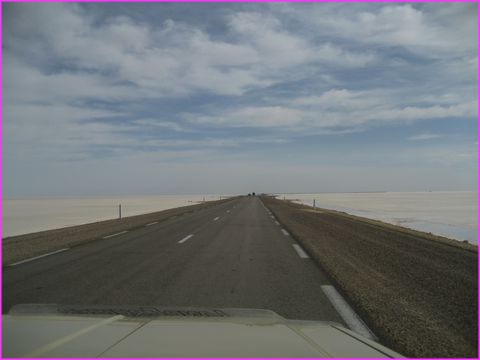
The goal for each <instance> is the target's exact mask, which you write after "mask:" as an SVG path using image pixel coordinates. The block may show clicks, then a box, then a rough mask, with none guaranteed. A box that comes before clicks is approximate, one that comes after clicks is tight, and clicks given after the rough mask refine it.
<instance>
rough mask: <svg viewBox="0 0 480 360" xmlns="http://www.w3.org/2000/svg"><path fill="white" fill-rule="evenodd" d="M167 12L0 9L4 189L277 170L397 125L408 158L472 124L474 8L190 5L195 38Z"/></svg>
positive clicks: (101, 7)
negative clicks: (138, 166) (200, 166)
mask: <svg viewBox="0 0 480 360" xmlns="http://www.w3.org/2000/svg"><path fill="white" fill-rule="evenodd" d="M164 5H165V4H150V5H148V6H147V5H145V4H144V5H143V6H139V7H138V8H137V5H136V4H132V5H130V6H129V7H107V5H105V4H97V5H95V6H90V5H88V4H82V3H79V4H73V3H44V4H33V3H8V4H5V7H4V12H3V15H4V23H3V59H2V61H3V111H4V112H3V124H2V126H3V131H4V155H5V163H6V164H7V165H6V171H5V172H7V171H8V172H11V173H12V176H11V178H14V175H15V174H17V175H18V176H19V177H20V175H19V174H20V173H19V172H17V169H18V168H23V169H27V170H28V169H29V167H35V166H38V167H39V168H40V166H41V165H45V168H47V167H48V166H50V165H51V166H52V167H55V164H56V162H59V163H62V164H63V165H62V166H67V165H65V164H70V163H72V162H75V161H78V162H81V163H83V164H87V163H89V161H92V162H95V163H96V164H97V165H98V164H101V165H104V164H107V163H108V164H110V165H111V164H113V163H114V162H115V163H116V164H117V162H118V161H121V159H124V160H125V161H138V162H139V163H142V164H144V165H145V168H148V165H147V164H148V163H152V164H155V165H157V164H158V163H159V162H162V161H167V162H168V161H170V160H172V161H173V160H175V161H178V162H179V163H182V162H185V163H189V164H191V163H195V162H201V161H203V160H204V159H213V158H214V157H215V156H217V157H219V158H221V160H222V161H224V162H228V161H229V159H232V158H234V157H235V156H242V155H243V154H244V153H246V152H247V153H248V152H249V151H251V150H252V149H255V150H257V149H261V150H259V151H260V152H261V151H266V152H268V149H271V148H275V149H277V148H278V153H276V154H275V156H278V157H279V158H281V159H282V160H284V161H288V160H286V159H287V158H288V156H287V155H288V154H290V153H289V152H288V151H290V150H295V149H298V148H301V147H302V146H303V142H304V141H307V140H306V139H307V138H308V137H309V136H310V135H317V134H322V135H325V138H324V139H325V140H328V135H340V134H351V135H352V137H353V136H354V135H355V136H357V137H355V139H359V138H360V137H365V138H369V137H370V136H372V135H371V133H374V132H375V131H372V132H369V131H370V129H372V128H378V127H383V128H384V130H388V129H389V128H391V127H393V126H395V128H396V129H400V128H402V127H405V126H409V129H408V133H409V134H414V135H412V136H411V137H410V138H407V136H408V135H404V136H403V140H404V141H405V144H404V146H405V147H407V148H408V147H413V146H420V145H423V143H428V142H421V141H419V140H427V139H428V138H430V139H433V137H432V136H433V135H435V134H436V131H437V130H432V131H428V130H427V128H428V126H435V124H436V123H437V122H438V123H442V124H443V125H444V126H445V128H446V129H443V128H442V132H443V131H445V133H447V132H448V131H451V130H452V129H453V128H454V127H455V124H456V123H460V124H461V126H459V130H458V131H457V130H455V131H456V133H457V134H459V138H461V139H465V138H466V137H468V136H470V135H471V132H470V130H468V129H470V128H471V127H474V126H475V124H476V118H477V99H476V94H477V83H476V77H477V67H478V65H477V45H476V37H477V32H476V25H477V24H476V22H477V20H476V11H477V10H476V7H475V5H473V4H349V5H348V6H346V5H345V4H327V3H322V4H287V3H282V4H257V5H254V4H237V5H234V4H218V5H213V4H199V5H189V6H194V7H195V6H202V9H204V10H202V11H204V12H205V11H207V10H208V12H211V13H210V14H209V16H210V17H209V19H210V18H211V19H215V21H212V22H208V23H207V22H206V21H204V19H203V18H200V17H198V18H192V16H193V15H189V14H190V13H187V12H185V8H184V6H186V5H184V4H173V5H172V6H171V7H170V8H169V11H168V12H167V11H164ZM205 9H206V10H205ZM130 10H135V11H130ZM420 123H421V124H422V126H420V125H419V124H420ZM447 123H448V125H445V124H447ZM462 126H463V127H464V128H462ZM465 129H467V130H465ZM357 133H361V134H357ZM415 134H416V135H415ZM346 137H347V136H345V137H344V138H346ZM340 138H341V136H339V137H335V140H334V141H337V140H338V139H340ZM372 140H375V139H372ZM409 140H411V141H409ZM414 140H417V141H416V142H414ZM447 140H448V137H445V141H447ZM277 145H278V146H277ZM315 146H317V147H318V146H321V144H316V145H315ZM348 146H353V145H348ZM348 146H347V148H348ZM252 151H253V150H252ZM461 153H462V151H458V152H457V154H461ZM466 153H468V152H466ZM432 154H434V155H432V158H433V157H435V156H436V155H435V154H439V152H438V151H436V150H435V151H432ZM410 155H411V154H410ZM411 158H412V159H415V156H413V155H411ZM119 159H120V160H119ZM455 159H457V160H458V161H457V162H456V163H460V162H461V161H464V163H466V162H467V161H470V160H471V158H470V157H468V156H467V157H462V156H460V155H458V156H455ZM462 159H463V160H462ZM247 160H248V159H247ZM247 160H245V161H247ZM250 160H251V159H250ZM333 160H335V159H332V161H333ZM336 160H341V159H340V158H337V159H336ZM411 161H413V160H411ZM452 161H453V160H452ZM266 162H267V163H268V159H267V160H266ZM452 163H453V162H452ZM47 165H48V166H47ZM101 165H98V168H101ZM85 166H87V165H85ZM179 166H180V165H179ZM180 167H181V166H180ZM105 168H107V166H105ZM247 168H248V166H247ZM79 169H80V168H79ZM27 170H25V171H27ZM210 170H211V169H210ZM79 171H80V170H79ZM23 175H25V174H24V173H23ZM23 175H22V176H23ZM10 182H11V183H12V184H14V185H15V181H10Z"/></svg>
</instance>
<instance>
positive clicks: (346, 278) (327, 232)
mask: <svg viewBox="0 0 480 360" xmlns="http://www.w3.org/2000/svg"><path fill="white" fill-rule="evenodd" d="M262 200H263V202H264V203H265V205H266V206H267V207H268V208H270V210H271V211H272V212H273V213H274V214H275V216H276V217H277V219H278V220H279V221H280V222H281V223H282V225H283V226H284V227H285V228H286V229H287V230H288V231H289V232H290V233H291V234H292V235H293V236H294V237H295V238H296V239H297V241H298V242H299V243H301V244H302V246H303V247H304V248H305V250H306V251H307V252H308V253H309V254H310V256H311V257H312V258H313V259H314V260H315V261H316V262H317V264H318V265H319V266H320V267H321V268H322V269H324V270H325V271H326V273H327V274H328V275H329V276H330V277H331V280H332V281H333V282H334V283H335V284H336V285H337V286H338V288H339V289H340V291H341V292H342V293H343V294H344V296H345V297H346V298H347V299H348V300H349V302H350V303H351V304H352V306H353V307H354V308H355V310H356V311H357V312H358V313H359V315H360V316H361V317H362V318H363V319H364V320H365V321H366V323H367V324H368V325H369V327H370V328H371V329H372V330H373V331H374V332H375V334H376V335H377V336H378V337H379V338H380V341H381V342H382V343H383V344H385V345H387V346H388V347H390V348H392V349H394V350H395V351H397V352H399V353H401V354H404V355H406V356H409V357H417V358H418V357H456V358H461V357H474V358H477V351H478V350H477V349H478V347H477V346H478V345H477V343H478V323H477V320H478V307H477V305H478V247H477V246H475V245H471V244H467V243H463V242H459V241H456V240H452V239H447V238H444V237H439V236H435V235H432V234H429V233H423V232H420V231H415V230H410V229H406V228H402V227H399V226H395V225H391V224H385V223H382V222H380V221H375V220H370V219H365V218H361V217H357V216H353V215H348V214H345V213H341V212H336V211H330V210H325V209H312V208H311V207H308V206H304V205H300V204H295V203H291V202H289V201H282V200H277V199H274V198H272V197H262Z"/></svg>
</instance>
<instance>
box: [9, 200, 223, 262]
mask: <svg viewBox="0 0 480 360" xmlns="http://www.w3.org/2000/svg"><path fill="white" fill-rule="evenodd" d="M230 200H231V199H224V200H217V201H208V202H205V203H200V204H196V205H189V206H182V207H178V208H173V209H167V210H163V211H158V212H154V213H149V214H144V215H136V216H129V217H125V218H122V219H113V220H105V221H99V222H95V223H90V224H84V225H77V226H69V227H65V228H61V229H54V230H46V231H40V232H35V233H31V234H25V235H18V236H12V237H7V238H5V239H2V265H3V266H5V265H8V264H11V263H14V262H17V261H20V260H23V259H27V258H31V257H34V256H38V255H42V254H45V253H48V252H51V251H55V250H59V249H62V248H65V247H72V246H76V245H79V244H83V243H86V242H89V241H93V240H97V239H100V238H102V237H104V236H107V235H110V234H115V233H117V232H121V231H125V230H133V229H135V228H139V227H142V226H145V224H148V223H151V222H155V221H164V220H167V219H168V218H170V217H172V216H178V215H181V214H184V213H189V212H192V211H195V210H199V209H202V208H206V207H210V206H214V205H218V204H220V203H223V202H227V201H230Z"/></svg>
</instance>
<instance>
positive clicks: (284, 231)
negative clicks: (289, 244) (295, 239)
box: [282, 229, 290, 236]
mask: <svg viewBox="0 0 480 360" xmlns="http://www.w3.org/2000/svg"><path fill="white" fill-rule="evenodd" d="M282 233H283V235H285V236H288V235H290V234H289V233H288V231H287V230H285V229H282Z"/></svg>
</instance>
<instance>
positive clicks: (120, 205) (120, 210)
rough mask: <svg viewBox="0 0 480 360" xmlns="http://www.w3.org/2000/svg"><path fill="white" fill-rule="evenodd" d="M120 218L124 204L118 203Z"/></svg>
mask: <svg viewBox="0 0 480 360" xmlns="http://www.w3.org/2000/svg"><path fill="white" fill-rule="evenodd" d="M118 218H119V219H121V218H122V204H118Z"/></svg>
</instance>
